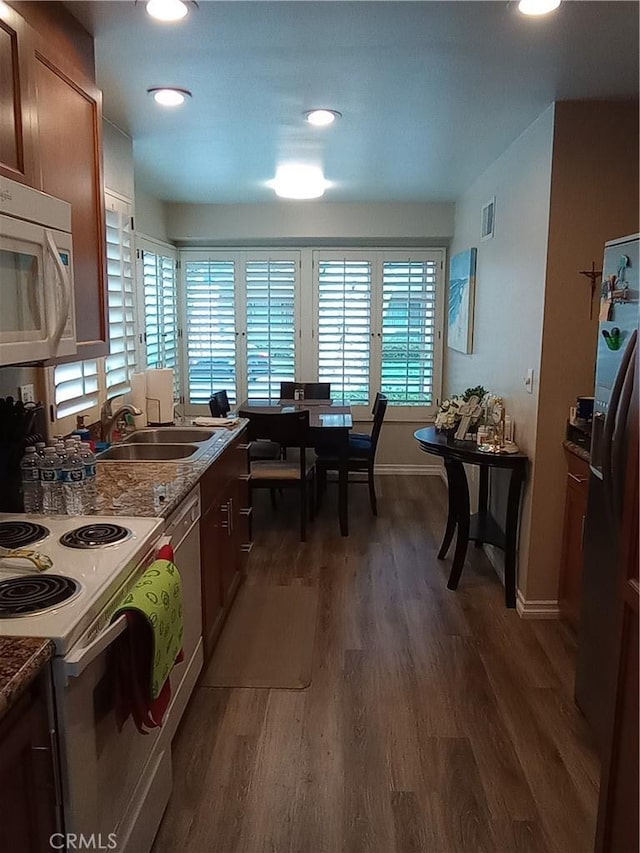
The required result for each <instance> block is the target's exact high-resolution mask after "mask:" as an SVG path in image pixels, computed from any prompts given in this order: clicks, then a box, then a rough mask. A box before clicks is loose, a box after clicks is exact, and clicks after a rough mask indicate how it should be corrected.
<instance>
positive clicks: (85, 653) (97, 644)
mask: <svg viewBox="0 0 640 853" xmlns="http://www.w3.org/2000/svg"><path fill="white" fill-rule="evenodd" d="M126 629H127V617H126V615H125V614H123V615H122V616H120V617H119V618H118V619H116V621H115V622H113V623H112V624H111V625H109V627H108V628H105V630H104V631H102V633H101V634H98V636H97V637H96V638H95V640H93V641H92V642H90V643H89V645H88V646H83V648H81V649H78V650H77V651H75V652H74V651H72V652H70V653H69V654H68V655H66V656H65V658H64V672H65V675H66V676H67V677H68V678H78V676H79V675H82V673H83V672H84V671H85V669H86V668H87V667H88V666H89V664H90V663H93V661H94V660H95V659H96V658H97V657H98V656H99V655H101V654H102V652H104V650H105V649H106V648H108V647H109V646H110V645H111V643H112V642H113V641H114V640H115V639H116V637H119V636H120V634H122V633H124V631H126Z"/></svg>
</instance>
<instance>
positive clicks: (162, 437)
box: [125, 427, 215, 444]
mask: <svg viewBox="0 0 640 853" xmlns="http://www.w3.org/2000/svg"><path fill="white" fill-rule="evenodd" d="M214 435H215V431H214V430H211V429H197V428H195V427H158V428H157V429H140V430H137V431H136V432H134V433H132V434H131V435H130V436H128V437H127V438H126V439H125V444H183V443H184V444H192V443H198V442H201V441H209V439H210V438H213V436H214Z"/></svg>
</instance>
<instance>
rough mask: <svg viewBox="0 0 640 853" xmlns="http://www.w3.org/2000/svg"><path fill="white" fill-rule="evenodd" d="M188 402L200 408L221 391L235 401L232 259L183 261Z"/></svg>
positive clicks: (234, 277) (233, 266)
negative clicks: (198, 405) (214, 393)
mask: <svg viewBox="0 0 640 853" xmlns="http://www.w3.org/2000/svg"><path fill="white" fill-rule="evenodd" d="M183 271H184V283H185V299H186V362H187V382H188V400H189V403H191V404H205V403H207V402H208V401H209V398H210V396H211V394H212V393H213V392H215V391H220V390H225V391H226V392H227V395H228V397H229V402H230V403H235V402H237V385H236V365H237V358H236V296H235V288H236V271H237V263H236V261H235V259H233V258H229V259H225V258H214V257H210V258H205V259H203V260H196V259H189V258H185V260H184V261H183Z"/></svg>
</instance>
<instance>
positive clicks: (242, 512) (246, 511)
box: [240, 506, 253, 518]
mask: <svg viewBox="0 0 640 853" xmlns="http://www.w3.org/2000/svg"><path fill="white" fill-rule="evenodd" d="M252 512H253V507H252V506H245V507H243V508H242V509H241V510H240V515H244V516H246V517H247V518H249V516H250V515H251V513H252Z"/></svg>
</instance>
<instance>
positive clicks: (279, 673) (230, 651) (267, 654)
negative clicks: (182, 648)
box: [200, 584, 318, 690]
mask: <svg viewBox="0 0 640 853" xmlns="http://www.w3.org/2000/svg"><path fill="white" fill-rule="evenodd" d="M317 607H318V590H317V589H316V588H315V587H310V586H260V585H251V584H244V585H243V586H242V587H241V588H240V591H239V592H238V597H237V598H236V601H235V603H234V605H233V607H232V608H231V613H230V614H229V617H228V619H227V622H226V624H225V626H224V628H223V629H222V633H221V635H220V639H219V640H218V644H217V646H216V648H215V650H214V652H213V657H212V658H211V661H210V662H209V664H208V665H207V667H206V669H205V671H204V674H203V676H202V678H201V679H200V686H201V687H266V688H281V689H289V690H303V689H304V688H305V687H308V686H309V684H310V683H311V665H312V662H313V644H314V640H315V632H316V611H317Z"/></svg>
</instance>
